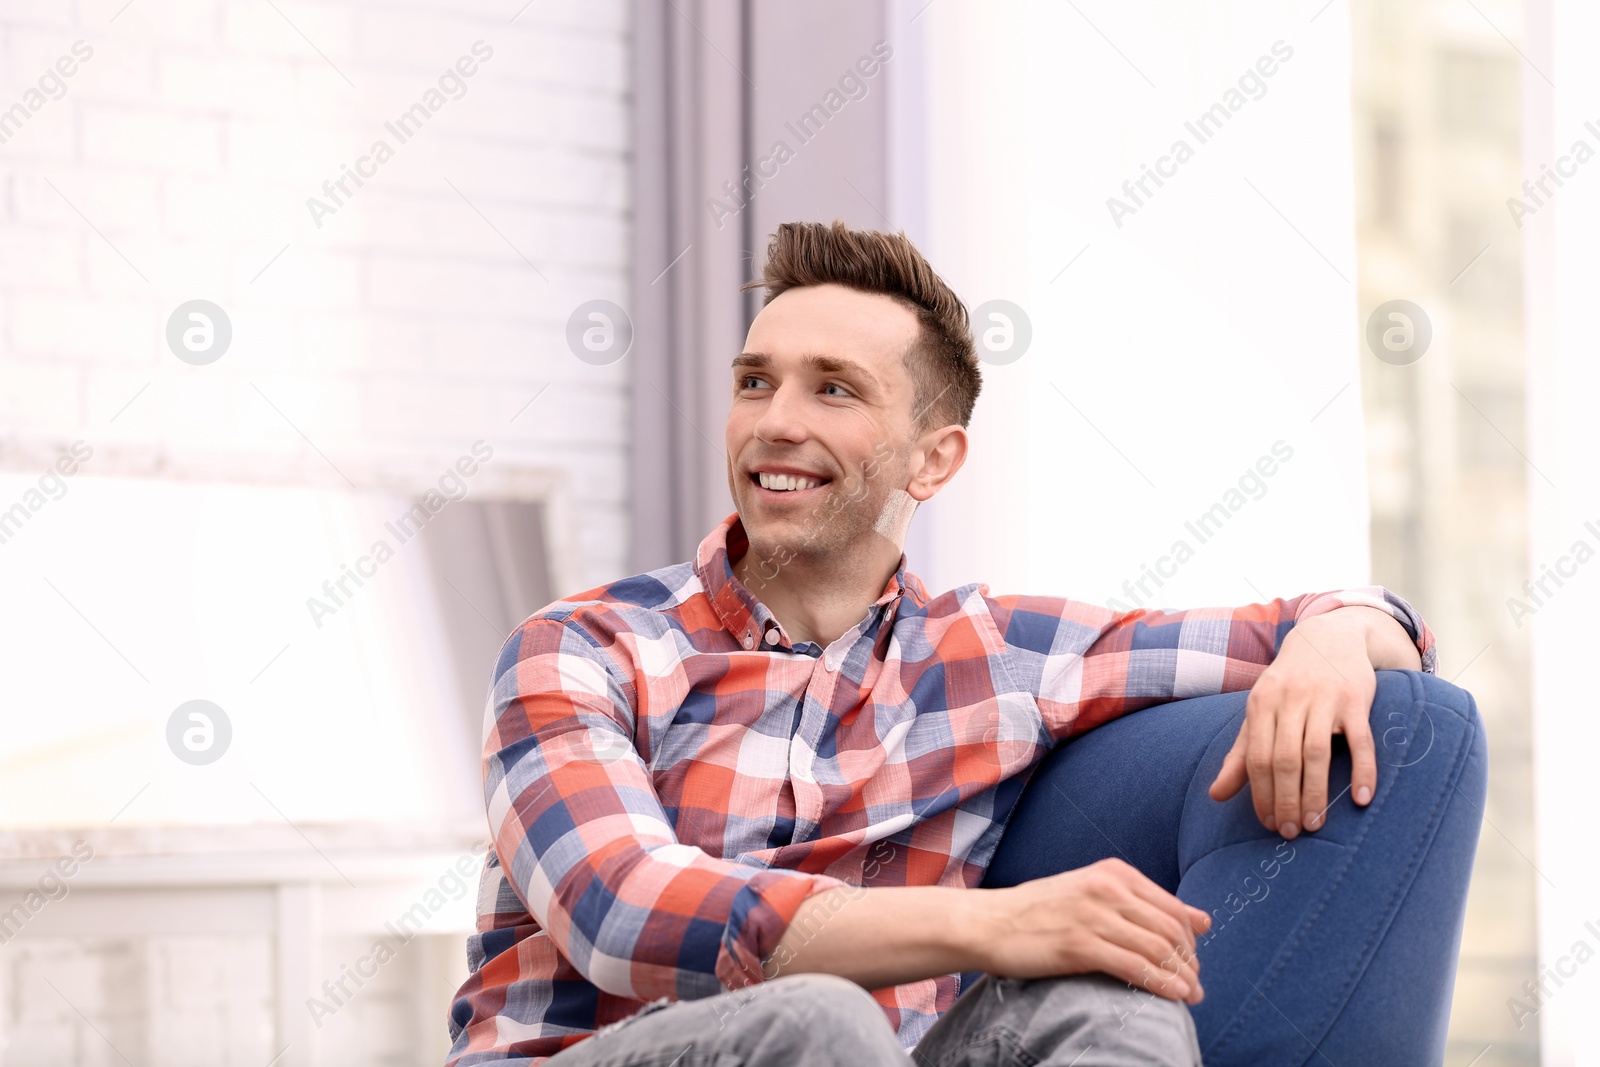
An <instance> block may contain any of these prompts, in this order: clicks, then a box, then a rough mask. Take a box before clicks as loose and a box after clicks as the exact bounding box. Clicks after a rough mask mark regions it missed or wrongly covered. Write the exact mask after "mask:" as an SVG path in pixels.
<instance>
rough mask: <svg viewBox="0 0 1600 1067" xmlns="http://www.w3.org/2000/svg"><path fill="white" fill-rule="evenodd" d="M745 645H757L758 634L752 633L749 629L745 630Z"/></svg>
mask: <svg viewBox="0 0 1600 1067" xmlns="http://www.w3.org/2000/svg"><path fill="white" fill-rule="evenodd" d="M744 647H745V648H747V649H750V648H755V647H756V635H755V634H753V633H750V632H749V631H748V630H746V631H745V635H744Z"/></svg>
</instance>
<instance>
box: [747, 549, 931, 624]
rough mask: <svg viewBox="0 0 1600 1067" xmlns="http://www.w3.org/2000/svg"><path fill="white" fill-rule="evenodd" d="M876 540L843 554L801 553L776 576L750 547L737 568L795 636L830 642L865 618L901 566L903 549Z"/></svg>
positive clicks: (750, 587)
mask: <svg viewBox="0 0 1600 1067" xmlns="http://www.w3.org/2000/svg"><path fill="white" fill-rule="evenodd" d="M875 540H876V542H877V543H876V544H875V545H873V546H871V547H870V548H866V549H862V550H859V551H852V552H850V553H848V554H846V558H844V559H840V560H834V559H827V560H820V561H810V560H802V559H800V558H798V557H797V558H795V559H792V560H790V561H789V562H788V563H787V564H785V565H784V566H782V567H780V568H779V569H778V573H777V575H776V576H774V577H771V578H767V577H765V576H764V575H763V574H762V572H761V571H760V570H758V569H757V568H756V566H755V563H754V561H753V560H752V556H753V555H754V553H753V552H746V553H745V554H744V555H743V556H742V557H741V558H740V559H739V560H738V561H737V562H736V563H734V564H733V573H734V577H736V578H738V579H739V581H740V582H741V583H742V584H743V585H744V586H745V588H747V589H749V590H750V591H751V592H752V593H754V594H755V596H756V599H757V600H759V601H761V602H762V603H763V604H765V605H766V606H767V608H768V610H770V611H771V612H772V614H773V615H774V616H775V617H776V618H777V620H778V624H779V625H780V626H782V627H783V629H784V632H785V633H786V634H788V636H789V640H790V641H792V642H795V643H799V642H802V641H811V642H815V643H816V644H819V645H821V646H822V647H823V648H826V647H828V646H829V645H831V644H833V642H835V641H837V640H838V639H839V637H840V635H842V634H843V633H844V632H845V631H846V630H848V629H850V627H852V626H854V625H855V624H856V623H858V622H860V621H861V619H862V617H863V616H864V615H866V613H867V609H868V608H870V607H872V605H873V604H874V603H875V602H876V601H877V599H878V598H879V597H880V596H882V595H883V589H884V586H886V585H888V584H889V579H890V578H891V577H892V576H893V575H894V572H895V569H896V567H898V566H899V563H900V554H901V550H900V549H899V548H896V547H895V546H894V545H893V543H892V542H890V541H888V540H887V539H885V538H881V537H880V538H875Z"/></svg>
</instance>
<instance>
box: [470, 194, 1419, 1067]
mask: <svg viewBox="0 0 1600 1067" xmlns="http://www.w3.org/2000/svg"><path fill="white" fill-rule="evenodd" d="M757 284H761V285H763V286H764V287H765V289H766V302H765V304H764V306H763V308H762V310H761V312H760V314H759V315H757V316H756V318H755V321H754V323H753V324H752V325H751V327H750V331H749V335H748V338H747V340H746V344H745V348H744V351H743V352H741V353H738V354H736V355H733V356H732V360H731V366H730V370H729V387H730V394H731V398H732V399H731V406H730V408H729V412H728V420H727V430H726V448H727V457H728V486H729V489H730V491H731V493H732V497H733V502H734V505H735V508H736V512H735V514H733V515H730V516H729V517H728V518H727V519H725V520H724V521H723V522H722V523H721V524H720V525H719V526H717V528H716V529H714V530H712V531H711V532H710V533H709V534H708V535H707V536H706V538H705V539H704V541H703V542H702V543H701V544H700V547H699V550H698V552H697V553H696V556H695V559H694V560H693V561H692V562H686V563H681V564H678V565H675V566H671V567H666V568H663V569H660V570H656V571H652V572H650V573H648V574H641V575H635V576H633V577H628V578H623V579H620V580H619V581H616V582H613V583H611V584H609V585H605V586H602V587H600V588H597V589H592V590H589V591H587V592H583V593H579V594H576V595H574V596H571V597H568V598H566V599H563V600H560V601H557V602H555V603H553V604H551V605H549V606H548V607H546V608H544V609H543V610H541V611H540V612H538V613H537V614H536V615H534V616H533V617H531V618H530V619H528V620H527V621H526V622H524V623H523V624H522V625H521V626H520V627H519V628H518V629H517V630H516V632H515V633H514V634H512V636H511V638H510V639H509V640H508V641H507V642H506V644H505V647H504V648H503V650H502V652H501V655H500V659H499V662H498V664H497V665H496V668H495V674H494V683H493V691H492V694H491V698H490V701H491V702H490V708H489V711H488V714H489V717H490V721H489V723H488V724H487V726H488V734H487V739H486V743H485V748H484V791H485V797H486V801H487V807H488V816H489V824H490V828H491V831H492V834H493V843H494V848H493V849H492V850H491V852H490V853H489V855H488V856H487V857H486V866H485V870H484V873H483V883H482V887H481V889H480V894H479V905H478V907H479V924H478V933H477V934H475V935H474V936H473V937H472V938H471V939H470V940H469V944H468V960H469V965H470V970H471V975H470V977H469V978H468V980H467V981H466V983H465V984H464V985H463V986H462V988H461V990H460V992H459V994H458V997H457V999H456V1000H455V1002H454V1005H453V1008H452V1011H451V1015H450V1030H451V1034H452V1037H453V1038H454V1046H453V1048H452V1051H451V1055H450V1059H449V1061H448V1064H449V1067H467V1065H478V1064H505V1065H510V1064H516V1065H522V1064H530V1063H543V1062H545V1061H546V1059H547V1058H548V1060H549V1062H550V1064H551V1067H589V1065H594V1067H598V1065H601V1064H618V1065H620V1064H657V1065H662V1067H665V1065H667V1064H681V1065H684V1067H687V1065H689V1064H712V1063H715V1064H746V1063H749V1064H755V1063H771V1064H785V1065H791V1064H901V1063H904V1062H905V1060H906V1057H907V1051H908V1050H910V1051H911V1055H912V1058H913V1059H914V1061H915V1062H917V1063H919V1064H930V1065H931V1064H954V1063H966V1062H980V1061H981V1062H983V1063H1017V1064H1035V1063H1051V1064H1056V1063H1060V1064H1068V1063H1072V1064H1078V1065H1080V1067H1088V1065H1091V1064H1133V1063H1164V1064H1194V1065H1198V1064H1199V1063H1200V1048H1199V1045H1198V1043H1197V1036H1196V1029H1195V1024H1194V1022H1193V1020H1192V1018H1191V1014H1190V1006H1193V1005H1198V1004H1199V1003H1200V1002H1201V1000H1202V998H1203V997H1204V996H1205V991H1204V988H1203V985H1202V976H1201V967H1200V961H1199V959H1198V957H1197V956H1196V944H1197V940H1196V939H1197V937H1199V936H1202V935H1204V934H1205V933H1206V931H1207V930H1208V929H1209V928H1210V927H1211V925H1212V923H1213V919H1212V918H1211V916H1210V915H1208V914H1207V913H1206V912H1205V911H1202V910H1200V909H1199V908H1196V907H1192V906H1190V905H1188V904H1185V903H1184V902H1183V901H1181V900H1179V899H1178V898H1177V896H1175V895H1174V894H1173V893H1172V892H1169V891H1168V890H1167V889H1165V888H1163V887H1162V886H1160V885H1158V884H1156V883H1155V882H1154V881H1152V880H1151V879H1150V878H1149V877H1147V876H1146V875H1144V874H1141V873H1140V872H1139V870H1137V869H1135V867H1133V866H1132V865H1130V864H1129V863H1127V862H1124V861H1122V860H1120V859H1115V858H1108V859H1104V860H1101V861H1099V862H1095V863H1092V864H1089V865H1087V866H1083V867H1081V868H1078V869H1073V870H1065V871H1062V872H1061V873H1057V874H1052V875H1050V876H1047V877H1039V878H1033V879H1032V880H1029V881H1025V882H1022V883H1021V884H1018V885H1014V886H1009V887H1006V888H983V887H982V886H981V885H980V883H981V882H982V881H983V879H984V876H985V871H986V868H987V867H988V866H989V864H990V861H991V860H992V859H993V858H994V856H995V852H996V846H997V844H998V843H999V842H1000V840H1001V837H1002V832H1003V831H1004V829H1005V825H1006V820H1007V817H1008V815H1009V814H1010V813H1011V812H1012V809H1013V807H1014V806H1015V804H1016V801H1017V797H1018V795H1019V793H1021V792H1022V787H1023V785H1024V783H1025V782H1026V780H1027V778H1028V776H1029V775H1030V773H1031V772H1032V771H1033V770H1034V769H1035V768H1036V767H1037V766H1038V765H1039V763H1040V762H1041V761H1042V760H1043V759H1044V758H1045V757H1046V756H1047V755H1048V754H1049V753H1050V751H1051V748H1052V746H1053V745H1054V744H1055V743H1056V742H1059V741H1062V740H1064V739H1066V738H1069V737H1074V736H1076V735H1079V734H1082V733H1084V732H1085V731H1088V730H1090V729H1091V728H1093V727H1096V726H1099V725H1101V724H1103V723H1106V722H1108V721H1109V720H1112V719H1115V718H1117V717H1118V716H1122V715H1124V714H1126V713H1128V712H1135V711H1138V710H1140V709H1143V708H1148V707H1150V706H1152V705H1157V704H1162V703H1167V702H1170V701H1172V700H1174V699H1177V698H1187V697H1195V696H1202V695H1205V694H1214V693H1222V692H1232V691H1241V690H1251V691H1252V692H1251V696H1250V708H1249V715H1248V717H1247V719H1246V721H1245V724H1244V725H1243V726H1242V727H1241V728H1240V729H1239V730H1238V732H1237V735H1236V736H1235V737H1234V740H1233V744H1232V748H1231V750H1229V751H1228V752H1227V754H1226V757H1225V759H1223V760H1222V762H1221V765H1220V773H1218V774H1217V775H1216V777H1215V780H1214V782H1212V784H1211V785H1210V795H1211V800H1209V801H1206V803H1210V804H1212V805H1213V806H1216V805H1217V802H1219V801H1225V800H1227V799H1228V798H1231V797H1233V796H1234V795H1235V794H1238V793H1239V792H1240V790H1242V789H1243V788H1244V787H1245V786H1246V784H1248V785H1249V787H1250V798H1251V803H1252V804H1253V806H1254V812H1255V815H1256V816H1257V817H1259V819H1260V820H1261V823H1262V824H1263V825H1264V826H1265V827H1266V828H1267V829H1269V830H1272V831H1275V832H1276V835H1277V837H1275V838H1274V840H1277V841H1278V843H1279V844H1280V845H1281V844H1282V841H1283V840H1293V839H1295V838H1296V837H1297V836H1299V835H1300V834H1301V833H1302V831H1305V832H1307V833H1311V834H1315V832H1316V831H1317V830H1319V828H1322V827H1324V826H1325V825H1326V824H1327V822H1328V821H1329V820H1328V818H1325V816H1327V814H1328V812H1329V809H1330V808H1331V807H1333V806H1334V805H1335V804H1336V803H1338V802H1339V801H1340V800H1341V799H1343V804H1341V805H1340V810H1341V811H1342V810H1343V809H1344V808H1345V807H1349V806H1351V805H1354V806H1357V807H1360V806H1365V805H1367V804H1369V803H1370V802H1371V798H1372V797H1373V795H1374V791H1375V790H1376V789H1377V788H1378V786H1379V779H1378V770H1377V761H1376V760H1375V758H1374V750H1375V746H1374V737H1373V732H1372V730H1371V728H1370V724H1369V718H1368V716H1369V712H1370V711H1371V709H1372V707H1373V698H1374V693H1375V690H1376V676H1375V673H1374V672H1375V671H1376V670H1379V669H1401V670H1410V671H1417V670H1422V671H1427V672H1432V670H1433V667H1434V662H1435V653H1434V647H1433V646H1434V642H1433V635H1432V633H1431V632H1430V631H1429V629H1428V627H1427V625H1426V624H1425V623H1424V622H1423V620H1422V619H1421V617H1420V616H1419V615H1418V614H1417V613H1416V612H1415V611H1414V610H1413V609H1412V608H1411V606H1410V605H1409V604H1407V603H1406V602H1405V601H1404V600H1402V599H1401V598H1400V597H1398V596H1396V595H1394V594H1393V593H1390V592H1388V591H1387V590H1384V589H1382V588H1380V587H1375V586H1374V587H1364V588H1354V589H1344V590H1339V591H1335V592H1324V593H1317V594H1307V595H1302V596H1298V597H1295V598H1293V599H1288V600H1274V601H1272V602H1270V603H1265V604H1252V605H1248V606H1244V607H1239V608H1233V609H1226V608H1223V609H1215V608H1214V609H1199V610H1190V611H1174V612H1164V613H1163V612H1155V611H1129V612H1124V613H1118V612H1113V611H1111V610H1109V609H1106V608H1102V607H1098V606H1094V605H1091V604H1087V603H1082V602H1078V601H1073V600H1067V599H1062V598H1058V597H1051V596H1043V595H1009V596H994V595H991V594H990V593H989V590H988V588H987V587H986V586H982V585H976V586H973V585H969V586H963V587H961V588H959V589H955V590H952V591H950V592H946V593H941V594H938V595H933V594H930V593H929V591H928V590H927V589H926V588H925V587H924V586H923V583H922V582H921V581H920V580H919V579H918V578H917V577H916V576H915V575H914V574H912V573H911V572H910V571H908V570H907V561H906V558H905V556H904V555H903V552H902V545H903V540H904V536H905V532H906V527H907V524H908V523H909V522H910V519H911V514H912V512H913V511H914V510H915V508H916V505H917V504H919V503H921V502H922V501H925V500H928V499H930V498H931V497H933V496H934V495H935V494H936V493H938V492H939V490H940V489H941V488H943V487H944V486H945V485H946V484H947V483H948V482H949V481H950V479H952V478H953V477H955V475H956V473H957V472H958V471H959V470H960V469H961V466H962V463H963V461H964V460H965V458H966V455H967V446H968V433H967V426H968V423H969V420H970V417H971V414H972V409H973V404H974V402H975V401H976V399H977V396H978V391H979V384H980V383H979V371H978V362H977V360H976V359H975V357H974V353H973V342H972V338H971V334H970V329H969V325H968V321H967V313H966V309H965V308H964V306H963V305H962V303H961V302H960V301H959V300H958V299H957V297H956V295H955V294H954V293H953V292H952V291H951V290H950V288H949V287H948V286H947V285H946V284H945V283H944V282H943V281H942V280H941V279H940V278H939V277H938V276H937V275H936V274H935V273H934V272H933V270H932V269H931V268H930V267H929V265H928V264H927V262H926V261H925V260H924V259H923V258H922V256H921V255H920V254H919V253H918V252H917V250H916V249H915V248H914V247H913V246H912V245H911V244H910V242H909V241H907V240H906V239H905V237H904V236H903V235H890V234H883V233H874V232H863V231H853V230H849V229H846V228H845V227H844V226H843V225H842V224H840V223H835V224H833V225H832V226H831V227H830V226H824V225H821V224H811V223H789V224H785V225H783V226H781V227H780V228H779V229H778V232H777V234H776V235H775V237H774V238H773V240H772V243H771V246H770V248H769V251H768V257H767V262H766V266H765V270H764V273H763V277H762V279H761V281H760V282H759V283H757ZM1334 735H1342V737H1343V740H1344V742H1345V743H1347V745H1348V747H1349V750H1350V761H1349V766H1350V770H1349V777H1350V786H1351V788H1350V790H1349V797H1348V799H1344V798H1343V794H1342V793H1341V794H1340V795H1338V796H1333V797H1330V795H1329V771H1330V759H1331V753H1332V752H1333V750H1334V746H1333V744H1332V740H1333V738H1334ZM1386 773H1401V772H1394V771H1386ZM1242 800H1243V797H1241V802H1242ZM1352 810H1355V809H1354V808H1352ZM1258 829H1259V828H1258ZM1239 936H1242V935H1239ZM963 972H987V973H988V975H989V976H990V977H987V978H984V979H983V980H981V981H979V982H977V984H976V986H975V987H973V988H972V989H970V990H966V991H965V995H962V996H960V999H959V1000H958V995H961V994H962V993H963V992H964V991H963V990H962V989H961V988H960V986H961V984H962V978H963ZM1258 977H1259V976H1258ZM1260 980H1261V981H1265V979H1264V978H1263V979H1260ZM1130 983H1131V984H1132V985H1133V986H1134V987H1136V988H1137V990H1140V991H1144V990H1148V992H1147V993H1144V992H1141V994H1140V996H1141V997H1142V999H1141V1000H1139V1001H1138V1003H1136V1004H1133V1005H1132V1006H1128V1002H1127V1000H1126V997H1125V994H1126V993H1127V991H1128V990H1129V987H1130ZM1119 994H1121V995H1119ZM1304 1051H1305V1053H1306V1054H1307V1055H1308V1056H1313V1057H1314V1056H1315V1053H1314V1052H1312V1051H1311V1050H1310V1049H1309V1048H1307V1049H1305V1050H1304ZM985 1057H986V1058H985ZM1297 1062H1298V1061H1297Z"/></svg>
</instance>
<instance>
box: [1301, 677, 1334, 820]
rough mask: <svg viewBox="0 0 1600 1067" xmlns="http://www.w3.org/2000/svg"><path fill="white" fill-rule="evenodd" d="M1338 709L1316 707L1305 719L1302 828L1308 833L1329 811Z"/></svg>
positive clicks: (1322, 706)
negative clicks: (1329, 783) (1335, 723)
mask: <svg viewBox="0 0 1600 1067" xmlns="http://www.w3.org/2000/svg"><path fill="white" fill-rule="evenodd" d="M1337 714H1338V713H1337V711H1336V709H1334V708H1332V707H1329V706H1326V705H1321V704H1319V705H1317V706H1316V707H1314V708H1313V709H1312V710H1311V714H1310V715H1309V716H1307V718H1306V737H1305V746H1304V748H1302V750H1301V751H1302V753H1303V755H1304V757H1305V770H1304V773H1303V775H1302V777H1301V790H1302V792H1301V796H1300V814H1301V817H1300V825H1301V827H1302V828H1304V829H1306V830H1316V829H1318V828H1319V827H1321V826H1322V823H1323V820H1324V819H1325V818H1326V816H1325V815H1324V814H1323V812H1325V811H1326V810H1327V807H1328V765H1329V763H1330V762H1331V761H1332V758H1333V722H1334V719H1335V718H1336V717H1337Z"/></svg>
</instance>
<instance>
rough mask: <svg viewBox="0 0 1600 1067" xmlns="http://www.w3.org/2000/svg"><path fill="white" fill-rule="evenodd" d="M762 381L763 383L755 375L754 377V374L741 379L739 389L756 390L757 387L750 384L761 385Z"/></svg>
mask: <svg viewBox="0 0 1600 1067" xmlns="http://www.w3.org/2000/svg"><path fill="white" fill-rule="evenodd" d="M760 381H761V379H760V378H757V377H756V376H755V375H753V374H752V375H748V376H746V377H744V378H742V379H740V381H739V388H740V389H754V388H756V386H753V385H751V384H750V383H751V382H757V383H759V382H760Z"/></svg>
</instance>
